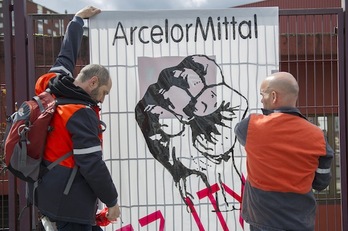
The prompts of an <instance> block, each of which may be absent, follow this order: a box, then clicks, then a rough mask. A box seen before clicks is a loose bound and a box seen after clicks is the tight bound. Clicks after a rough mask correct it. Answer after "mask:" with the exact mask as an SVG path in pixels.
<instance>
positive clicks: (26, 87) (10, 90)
mask: <svg viewBox="0 0 348 231" xmlns="http://www.w3.org/2000/svg"><path fill="white" fill-rule="evenodd" d="M15 2H16V3H15V4H14V0H13V1H11V0H3V15H4V34H5V37H4V39H5V40H4V46H5V56H6V59H5V67H7V68H6V69H5V76H6V84H7V87H6V89H7V97H6V105H7V108H6V113H7V115H10V114H12V112H13V111H14V110H15V102H22V101H24V100H26V99H27V98H29V95H30V93H31V92H32V89H33V83H34V82H33V79H32V78H33V77H32V75H31V73H32V69H31V67H30V66H29V65H32V64H33V60H34V58H33V56H34V54H32V53H31V51H32V47H29V46H28V41H29V44H30V41H31V38H30V36H29V37H27V34H30V33H27V32H28V31H27V28H29V27H30V24H31V22H27V20H28V18H27V17H26V0H22V1H20V0H18V1H17V0H16V1H15ZM345 3H346V4H345V5H346V6H348V0H345ZM318 12H320V13H323V14H324V13H329V14H337V16H338V25H339V26H338V28H337V33H338V48H337V49H338V62H339V65H338V75H339V76H338V78H339V124H340V141H341V142H340V150H341V164H340V166H341V211H342V230H348V189H347V183H348V182H347V175H348V172H347V163H348V162H347V161H348V160H347V151H348V150H347V138H348V128H347V126H348V112H347V105H348V93H347V91H348V69H347V68H348V36H347V37H346V35H345V33H344V32H345V28H346V25H348V15H347V12H346V11H345V10H343V9H321V10H319V9H318V10H317V11H309V10H308V9H301V10H279V14H280V15H308V14H313V13H318ZM12 16H13V17H12ZM12 21H14V25H15V27H13V26H12V25H13V24H12ZM27 25H28V26H27ZM13 31H14V33H15V34H16V37H13V36H12V34H13ZM28 66H29V67H28ZM30 76H31V78H30ZM16 83H20V84H16ZM17 193H18V195H19V202H18V203H19V204H17V197H16V195H17ZM25 206H26V199H25V184H24V183H23V182H21V181H17V180H16V179H15V178H14V177H13V176H12V174H9V229H10V230H14V231H16V230H21V231H26V230H31V224H32V223H33V222H34V223H35V220H33V221H32V217H34V216H32V214H31V210H30V209H26V210H24V212H23V214H22V219H21V220H20V221H19V222H18V221H17V217H18V214H19V211H18V209H17V208H18V207H19V208H23V207H25Z"/></svg>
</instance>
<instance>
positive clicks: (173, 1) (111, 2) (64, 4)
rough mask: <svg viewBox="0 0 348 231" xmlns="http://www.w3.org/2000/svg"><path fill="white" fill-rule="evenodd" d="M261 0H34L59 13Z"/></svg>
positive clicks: (216, 5)
mask: <svg viewBox="0 0 348 231" xmlns="http://www.w3.org/2000/svg"><path fill="white" fill-rule="evenodd" d="M258 1H260V0H49V1H48V0H33V2H35V3H38V4H40V5H42V6H45V7H47V8H49V9H51V10H53V11H56V12H58V13H65V11H67V13H69V14H74V13H76V12H77V11H78V10H80V9H81V8H83V7H85V6H88V5H92V6H95V7H98V8H100V9H101V10H151V9H153V10H158V9H195V8H205V9H207V8H208V9H209V8H211V9H218V8H228V7H233V6H237V5H242V4H248V3H252V2H258Z"/></svg>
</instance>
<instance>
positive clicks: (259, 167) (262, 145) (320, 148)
mask: <svg viewBox="0 0 348 231" xmlns="http://www.w3.org/2000/svg"><path fill="white" fill-rule="evenodd" d="M245 150H246V152H247V171H248V180H249V182H250V184H251V185H252V186H253V187H255V188H258V189H261V190H264V191H276V192H294V193H302V194H304V193H308V192H309V191H310V190H311V187H312V182H313V179H314V175H315V171H316V169H317V168H318V163H319V157H320V156H324V155H326V142H325V138H324V134H323V132H322V131H321V130H320V128H319V127H317V126H315V125H313V124H311V123H310V122H308V121H307V120H305V119H303V118H301V117H298V116H294V115H290V114H286V113H272V114H270V115H267V116H265V115H259V114H253V115H251V116H250V121H249V125H248V133H247V141H246V144H245Z"/></svg>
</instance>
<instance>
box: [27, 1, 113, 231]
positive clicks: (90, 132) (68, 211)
mask: <svg viewBox="0 0 348 231" xmlns="http://www.w3.org/2000/svg"><path fill="white" fill-rule="evenodd" d="M98 13H100V9H97V8H95V7H92V6H90V7H85V8H83V9H81V10H80V11H78V12H77V13H76V14H75V16H74V18H73V20H72V21H71V22H70V23H69V25H68V28H67V31H66V34H65V36H64V40H63V43H62V47H61V51H60V53H59V55H58V58H57V60H56V62H55V64H54V65H53V66H52V68H51V69H50V71H49V73H48V74H45V75H43V76H41V77H40V78H39V79H38V81H37V83H36V86H35V88H36V89H35V91H36V93H37V94H39V93H40V92H42V91H44V90H45V89H46V88H47V87H49V89H50V91H51V93H52V94H53V95H55V96H56V97H59V98H69V99H75V100H79V101H83V102H86V103H84V104H65V105H58V107H57V111H56V113H55V114H54V116H53V118H52V121H51V124H50V126H51V127H52V128H53V129H52V131H51V132H50V133H49V134H48V137H47V144H46V148H45V153H44V156H43V165H46V166H48V165H49V164H51V163H53V162H54V161H56V160H57V159H59V158H61V157H63V156H65V155H68V154H70V153H72V155H70V156H69V157H68V158H66V159H64V160H63V161H61V162H60V163H59V164H58V165H57V166H55V167H54V168H52V169H51V170H50V171H48V172H47V173H46V174H44V175H43V177H42V179H41V180H40V181H39V182H38V185H37V188H36V189H35V191H34V195H35V199H33V200H32V201H33V202H34V203H35V204H36V205H37V207H38V208H39V210H40V212H41V213H42V214H43V215H44V216H46V217H48V218H49V219H50V220H51V221H53V222H55V223H56V226H57V229H58V230H61V231H75V230H81V231H87V230H88V231H90V230H92V229H93V230H94V228H95V224H96V212H97V202H98V200H100V201H101V202H102V203H104V204H105V205H106V207H107V208H108V212H107V214H106V218H107V219H108V220H110V221H115V220H116V219H117V218H118V217H119V216H120V209H119V205H118V193H117V190H116V187H115V185H114V183H113V180H112V177H111V174H110V172H109V170H108V168H107V166H106V164H105V162H104V161H103V158H102V154H103V153H102V136H101V133H102V128H101V121H100V118H99V117H100V114H99V110H100V108H99V106H98V104H99V103H102V102H103V101H104V98H105V96H106V95H107V94H108V93H109V92H110V89H111V87H112V81H111V77H110V74H109V72H108V70H107V69H106V68H105V67H103V66H101V65H98V64H89V65H87V66H85V67H84V68H82V70H81V71H80V73H79V74H78V75H77V77H76V78H73V76H72V73H73V71H74V68H75V63H76V59H77V54H78V51H79V48H80V44H81V40H82V36H83V24H84V22H83V19H85V18H89V17H92V16H94V15H96V14H98ZM72 173H74V174H72ZM93 227H94V228H93ZM99 229H100V228H99Z"/></svg>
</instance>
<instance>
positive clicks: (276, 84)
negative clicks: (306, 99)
mask: <svg viewBox="0 0 348 231" xmlns="http://www.w3.org/2000/svg"><path fill="white" fill-rule="evenodd" d="M260 91H261V96H262V99H261V102H262V103H263V106H264V108H265V109H271V110H272V109H276V108H280V107H296V101H297V97H298V92H299V87H298V83H297V81H296V79H295V78H294V76H292V75H291V74H290V73H288V72H277V73H274V74H272V75H270V76H268V77H267V78H266V79H265V80H264V81H263V82H262V83H261V89H260Z"/></svg>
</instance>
